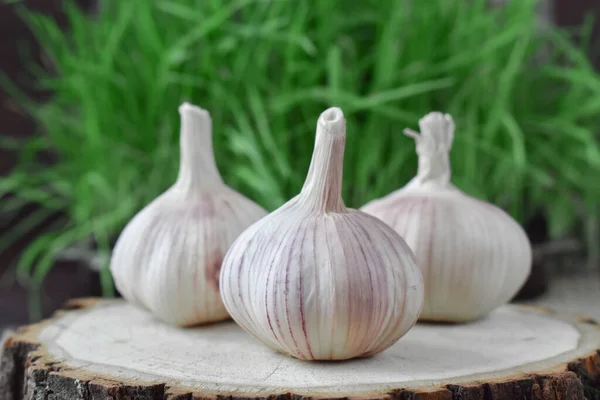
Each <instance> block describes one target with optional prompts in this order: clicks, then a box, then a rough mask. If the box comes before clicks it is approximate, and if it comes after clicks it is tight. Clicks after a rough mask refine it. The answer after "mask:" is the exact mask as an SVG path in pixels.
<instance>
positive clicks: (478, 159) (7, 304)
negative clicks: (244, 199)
mask: <svg viewBox="0 0 600 400" xmlns="http://www.w3.org/2000/svg"><path fill="white" fill-rule="evenodd" d="M0 1H3V2H2V3H1V4H2V5H0V135H1V138H0V173H1V177H0V330H2V328H3V327H11V326H16V325H21V324H24V323H27V322H29V321H36V320H39V319H40V318H42V317H46V316H48V315H49V314H50V313H51V312H52V311H53V310H55V309H56V308H57V307H58V306H60V305H61V304H62V303H63V302H64V301H65V300H67V299H68V298H71V297H80V296H100V295H103V296H115V295H118V293H115V290H114V286H113V283H112V279H111V276H110V273H109V271H108V269H107V262H108V259H109V256H110V250H111V246H112V245H113V243H114V241H115V240H116V238H117V236H118V235H119V233H120V231H121V229H122V228H123V227H124V225H125V224H126V223H127V222H128V220H129V219H130V218H131V217H132V216H133V215H134V214H135V213H136V212H137V211H138V210H139V209H141V208H142V207H143V206H144V205H145V204H147V203H148V202H150V201H151V200H152V199H154V198H155V197H156V196H157V195H158V194H160V193H161V192H162V191H163V190H165V189H166V188H167V187H168V186H170V185H171V184H172V183H173V182H174V179H175V177H176V174H177V168H178V162H179V144H178V139H179V115H178V112H177V107H178V106H179V104H180V103H181V102H183V101H190V102H193V103H195V104H198V105H200V106H202V107H204V108H207V109H208V110H209V111H210V112H211V114H212V118H213V127H214V146H215V156H216V160H217V164H218V166H219V169H220V171H221V173H222V175H223V178H224V180H225V181H226V183H227V184H229V185H230V186H232V187H234V188H236V189H237V190H239V191H241V192H242V193H244V194H245V195H247V196H248V197H250V198H252V199H253V200H255V201H257V202H258V203H259V204H261V205H262V206H263V207H265V208H267V209H269V210H273V209H275V208H277V207H278V206H279V205H281V204H282V203H284V202H285V201H286V200H287V199H289V198H290V197H292V196H293V195H295V194H296V193H297V192H298V191H299V189H300V187H301V185H302V183H303V180H304V177H305V176H306V171H307V169H308V165H309V161H310V156H311V153H312V146H313V140H314V128H315V127H314V124H315V121H316V118H317V117H318V115H319V113H320V112H321V111H322V110H323V109H325V108H327V107H329V106H331V105H337V106H340V107H342V109H343V110H344V112H345V113H346V115H347V119H348V142H347V149H346V156H345V169H344V200H345V202H346V204H347V205H349V206H352V207H355V208H358V207H360V206H361V205H363V204H365V203H366V202H367V201H369V200H372V199H374V198H377V197H381V196H383V195H385V194H387V193H389V192H391V191H392V190H395V189H397V188H399V187H401V186H402V185H404V184H405V183H406V182H408V180H409V179H410V178H411V177H412V176H413V175H414V174H415V172H416V166H417V163H416V155H415V148H414V142H413V141H412V140H410V139H408V138H406V137H404V136H403V135H402V130H403V129H404V128H406V127H411V128H413V129H416V128H417V122H418V119H419V118H420V117H421V116H423V115H424V114H426V113H427V112H429V111H432V110H439V111H444V112H448V113H451V114H452V116H453V117H454V120H455V121H456V125H457V131H456V137H455V143H454V147H453V150H452V154H451V159H452V165H453V182H454V184H455V185H456V186H458V187H459V188H461V189H462V190H464V191H465V192H467V193H469V194H470V195H473V196H476V197H478V198H481V199H484V200H487V201H490V202H493V203H495V204H497V205H498V206H500V207H502V208H503V209H505V210H506V211H507V212H509V213H510V214H511V215H512V216H514V217H515V218H516V219H517V220H518V221H519V222H520V223H521V224H522V225H523V227H524V228H525V229H526V231H527V233H528V235H529V237H530V239H531V241H532V243H533V245H534V254H535V257H534V266H533V272H532V275H531V277H530V279H529V280H528V282H527V284H526V285H525V287H524V288H523V289H522V290H521V292H520V293H519V294H518V296H517V298H516V299H515V301H521V302H529V303H535V304H543V305H549V306H551V307H554V308H556V309H558V310H560V311H567V312H574V313H580V314H585V315H589V316H593V317H596V318H598V319H600V221H599V211H600V203H599V201H598V199H600V73H599V72H598V71H599V70H598V67H600V58H598V54H599V53H598V50H600V48H599V47H598V44H599V39H600V28H599V27H600V25H599V23H598V22H596V20H597V19H598V18H599V17H600V3H598V1H597V0H544V1H534V0H515V1H510V0H508V1H498V0H494V1H491V0H429V1H413V0H357V1H348V0H320V1H318V2H317V1H312V0H294V1H287V0H243V1H234V0H227V1H224V0H148V1H136V0H97V1H93V0H79V1H60V0H29V1H15V0H12V1H6V0H0Z"/></svg>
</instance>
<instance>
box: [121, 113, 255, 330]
mask: <svg viewBox="0 0 600 400" xmlns="http://www.w3.org/2000/svg"><path fill="white" fill-rule="evenodd" d="M179 113H180V115H181V120H182V127H181V164H180V171H179V176H178V179H177V182H176V183H175V184H174V185H173V186H172V187H170V188H169V189H168V190H167V191H165V192H164V193H163V194H161V195H160V196H159V197H157V198H156V199H155V200H154V201H152V202H151V203H150V204H148V205H147V206H146V207H144V208H143V209H142V210H141V211H140V212H139V213H138V214H137V215H135V216H134V217H133V218H132V220H131V221H130V222H129V223H128V224H127V226H126V227H125V228H124V230H123V232H122V233H121V235H120V236H119V238H118V240H117V243H116V245H115V248H114V249H113V254H112V258H111V262H110V269H111V272H112V274H113V278H114V281H115V285H116V287H117V289H118V290H119V292H121V294H122V295H123V297H124V298H125V299H126V300H128V301H129V302H131V303H133V304H135V305H137V306H139V307H142V308H144V309H146V310H148V311H150V312H151V313H152V314H154V315H155V316H156V317H157V318H159V319H161V320H163V321H165V322H167V323H169V324H173V325H180V326H190V325H196V324H203V323H209V322H215V321H219V320H224V319H228V318H229V314H228V313H227V310H226V309H225V307H224V305H223V303H222V301H221V297H220V293H219V273H220V268H221V263H222V260H223V257H224V256H225V254H226V252H227V250H228V249H229V246H230V245H231V243H233V241H234V240H235V239H236V238H237V237H238V236H239V234H240V233H241V232H242V231H243V230H244V229H246V228H247V227H248V226H250V225H251V224H252V223H254V222H256V221H257V220H259V219H260V218H262V217H263V216H264V215H266V211H265V210H263V209H262V208H261V207H259V206H258V205H256V204H255V203H254V202H252V201H250V200H249V199H247V198H245V197H244V196H242V195H241V194H240V193H238V192H236V191H234V190H233V189H231V188H229V187H227V186H226V185H225V184H224V183H223V181H222V179H221V176H220V174H219V172H218V170H217V167H216V164H215V162H214V156H213V153H212V138H211V136H212V123H211V119H210V115H209V114H208V112H207V111H205V110H202V109H200V108H198V107H196V106H193V105H191V104H188V103H184V104H183V105H181V106H180V108H179Z"/></svg>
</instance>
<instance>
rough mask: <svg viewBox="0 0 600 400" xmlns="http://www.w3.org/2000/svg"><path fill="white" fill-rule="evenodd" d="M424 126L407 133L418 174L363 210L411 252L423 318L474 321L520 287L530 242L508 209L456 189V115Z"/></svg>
mask: <svg viewBox="0 0 600 400" xmlns="http://www.w3.org/2000/svg"><path fill="white" fill-rule="evenodd" d="M419 126H420V130H421V133H420V134H418V133H416V132H413V131H411V130H405V134H406V135H407V136H410V137H412V138H414V139H415V141H416V149H417V154H418V157H419V167H418V173H417V176H415V177H414V178H413V179H412V180H411V181H410V182H409V183H408V184H407V185H406V186H404V187H403V188H401V189H399V190H397V191H395V192H392V193H391V194H389V195H387V196H385V197H383V198H381V199H378V200H374V201H371V202H369V203H367V204H366V205H364V206H363V207H362V208H361V210H362V211H364V212H366V213H369V214H371V215H373V216H375V217H377V218H379V219H381V220H382V221H384V222H386V223H387V224H389V225H390V226H391V227H392V228H393V229H394V230H395V231H396V232H397V233H399V234H400V236H402V237H403V238H404V239H405V240H406V242H407V243H408V244H409V246H410V247H411V249H412V250H413V251H414V253H415V255H416V257H417V262H418V264H419V266H420V267H421V269H422V271H423V279H424V282H425V303H424V305H423V311H422V313H421V316H420V319H421V320H433V321H448V322H460V321H463V322H464V321H470V320H474V319H476V318H479V317H482V316H484V315H486V314H487V313H489V312H490V311H492V310H493V309H494V308H496V307H498V306H500V305H502V304H504V303H506V302H508V301H509V300H510V299H512V297H513V296H514V295H515V294H516V293H517V292H518V290H519V289H520V288H521V287H522V285H523V284H524V283H525V281H526V279H527V277H528V276H529V273H530V270H531V261H532V251H531V244H530V242H529V239H528V237H527V235H526V233H525V231H524V230H523V228H522V227H521V226H520V225H519V224H518V223H517V222H516V221H515V220H514V219H513V218H512V217H511V216H509V215H508V214H507V213H506V212H504V211H503V210H502V209H500V208H499V207H496V206H495V205H493V204H489V203H487V202H484V201H481V200H478V199H476V198H474V197H471V196H468V195H467V194H465V193H464V192H462V191H461V190H459V189H458V188H456V187H455V186H453V185H452V184H451V182H450V173H451V170H450V161H449V152H450V150H451V147H452V140H453V138H454V121H453V120H452V117H451V116H450V115H448V114H442V113H439V112H433V113H430V114H428V115H426V116H425V117H423V118H422V119H421V120H420V121H419Z"/></svg>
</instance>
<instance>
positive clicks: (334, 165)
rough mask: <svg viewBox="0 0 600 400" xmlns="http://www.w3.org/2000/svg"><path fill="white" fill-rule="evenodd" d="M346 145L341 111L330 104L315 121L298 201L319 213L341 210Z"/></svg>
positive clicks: (344, 126) (344, 121) (343, 207)
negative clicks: (310, 153) (311, 150)
mask: <svg viewBox="0 0 600 400" xmlns="http://www.w3.org/2000/svg"><path fill="white" fill-rule="evenodd" d="M345 145H346V120H345V118H344V114H343V113H342V110H341V109H339V108H337V107H331V108H329V109H327V110H325V111H324V112H323V113H322V114H321V116H320V117H319V120H318V122H317V134H316V139H315V147H314V150H313V156H312V160H311V163H310V168H309V170H308V175H307V177H306V181H305V182H304V186H303V187H302V191H301V193H300V197H299V201H300V203H301V204H303V205H304V206H306V207H309V208H310V209H311V210H313V211H318V212H324V213H329V212H342V211H344V210H345V208H346V207H345V205H344V201H343V200H342V176H343V168H344V148H345Z"/></svg>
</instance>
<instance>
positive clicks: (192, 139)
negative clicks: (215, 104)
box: [175, 103, 223, 190]
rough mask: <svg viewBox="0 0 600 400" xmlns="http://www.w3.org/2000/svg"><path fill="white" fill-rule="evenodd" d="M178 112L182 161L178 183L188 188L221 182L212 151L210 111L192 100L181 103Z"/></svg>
mask: <svg viewBox="0 0 600 400" xmlns="http://www.w3.org/2000/svg"><path fill="white" fill-rule="evenodd" d="M179 114H180V116H181V131H180V149H181V161H180V164H179V175H178V177H177V182H176V183H175V185H176V186H177V187H179V188H182V189H187V190H197V189H201V188H205V187H210V186H215V185H222V184H223V180H222V178H221V175H220V174H219V170H218V169H217V165H216V163H215V157H214V153H213V147H212V121H211V118H210V114H209V113H208V112H207V111H206V110H203V109H201V108H200V107H196V106H194V105H192V104H189V103H183V104H182V105H181V106H180V107H179Z"/></svg>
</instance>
